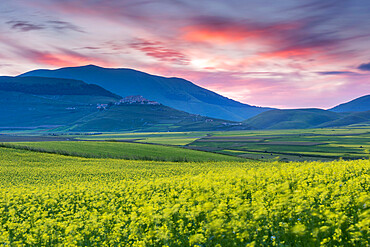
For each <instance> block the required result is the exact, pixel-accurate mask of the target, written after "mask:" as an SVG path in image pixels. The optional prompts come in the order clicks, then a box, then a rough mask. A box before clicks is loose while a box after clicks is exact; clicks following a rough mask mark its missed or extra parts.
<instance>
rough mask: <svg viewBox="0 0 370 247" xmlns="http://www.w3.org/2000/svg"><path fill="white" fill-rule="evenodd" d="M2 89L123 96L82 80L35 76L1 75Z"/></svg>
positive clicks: (49, 93) (56, 93)
mask: <svg viewBox="0 0 370 247" xmlns="http://www.w3.org/2000/svg"><path fill="white" fill-rule="evenodd" d="M0 90H1V91H12V92H20V93H26V94H33V95H89V96H106V97H112V98H115V99H120V98H122V97H120V96H118V95H115V94H113V93H111V92H109V91H107V90H105V89H104V88H102V87H100V86H98V85H95V84H87V83H85V82H83V81H80V80H73V79H59V78H47V77H35V76H30V77H10V76H0Z"/></svg>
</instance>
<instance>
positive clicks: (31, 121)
mask: <svg viewBox="0 0 370 247" xmlns="http://www.w3.org/2000/svg"><path fill="white" fill-rule="evenodd" d="M120 98H121V97H120V96H117V95H115V94H113V93H111V92H109V91H107V90H105V89H103V88H101V87H100V86H97V85H91V84H87V83H85V82H83V81H77V80H72V79H60V78H44V77H17V78H13V77H0V104H1V105H2V106H3V107H2V109H1V110H0V129H12V128H13V129H19V128H20V129H32V128H35V127H40V126H43V128H53V129H54V130H60V131H64V130H68V131H101V132H109V131H127V130H131V131H132V130H142V131H171V130H179V131H181V130H216V129H220V130H226V129H233V128H240V127H241V126H240V125H238V124H237V123H233V122H230V121H227V120H219V119H212V118H207V117H202V116H199V115H194V114H190V113H186V112H183V111H179V110H175V109H173V108H170V107H167V106H164V105H160V104H158V103H156V102H153V101H150V100H146V99H145V102H139V103H133V104H132V102H131V101H132V100H134V99H136V98H139V99H144V98H142V97H138V96H136V97H131V98H128V101H130V100H131V101H130V102H128V103H119V102H118V100H119V99H120ZM123 101H124V99H123ZM153 103H155V105H152V104H153ZM116 104H117V105H116ZM118 104H120V105H118ZM55 128H57V129H55Z"/></svg>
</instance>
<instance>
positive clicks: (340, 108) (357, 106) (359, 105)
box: [329, 94, 370, 112]
mask: <svg viewBox="0 0 370 247" xmlns="http://www.w3.org/2000/svg"><path fill="white" fill-rule="evenodd" d="M329 110H330V111H334V112H361V111H369V110H370V94H369V95H365V96H361V97H359V98H356V99H354V100H351V101H349V102H346V103H343V104H340V105H337V106H335V107H333V108H331V109H329Z"/></svg>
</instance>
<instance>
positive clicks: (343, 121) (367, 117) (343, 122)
mask: <svg viewBox="0 0 370 247" xmlns="http://www.w3.org/2000/svg"><path fill="white" fill-rule="evenodd" d="M352 124H370V111H364V112H354V113H351V114H348V115H346V116H343V117H341V118H339V119H337V120H334V121H330V122H326V123H323V124H321V125H319V126H318V127H324V128H326V127H339V126H348V125H352Z"/></svg>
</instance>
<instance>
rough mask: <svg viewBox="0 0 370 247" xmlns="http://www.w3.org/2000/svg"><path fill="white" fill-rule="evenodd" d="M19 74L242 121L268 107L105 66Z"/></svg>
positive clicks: (185, 83) (181, 81)
mask: <svg viewBox="0 0 370 247" xmlns="http://www.w3.org/2000/svg"><path fill="white" fill-rule="evenodd" d="M20 76H45V77H57V78H70V79H77V80H83V81H85V82H87V83H94V84H97V85H99V86H102V87H103V88H105V89H107V90H109V91H111V92H113V93H115V94H118V95H120V96H123V97H125V96H129V95H142V96H144V97H145V98H148V99H151V100H154V101H158V102H159V103H161V104H163V105H166V106H169V107H172V108H175V109H178V110H182V111H186V112H189V113H193V114H199V115H203V116H209V117H214V118H220V119H228V120H233V121H242V120H244V119H246V118H249V117H252V116H255V115H257V114H259V113H261V112H264V111H266V110H269V109H268V108H260V107H255V106H250V105H247V104H242V103H240V102H237V101H234V100H231V99H228V98H226V97H223V96H221V95H219V94H217V93H214V92H212V91H210V90H207V89H204V88H201V87H199V86H197V85H195V84H193V83H191V82H190V81H187V80H184V79H181V78H165V77H160V76H154V75H150V74H146V73H143V72H140V71H136V70H132V69H107V68H101V67H97V66H94V65H88V66H82V67H71V68H62V69H57V70H35V71H31V72H27V73H25V74H23V75H20Z"/></svg>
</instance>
